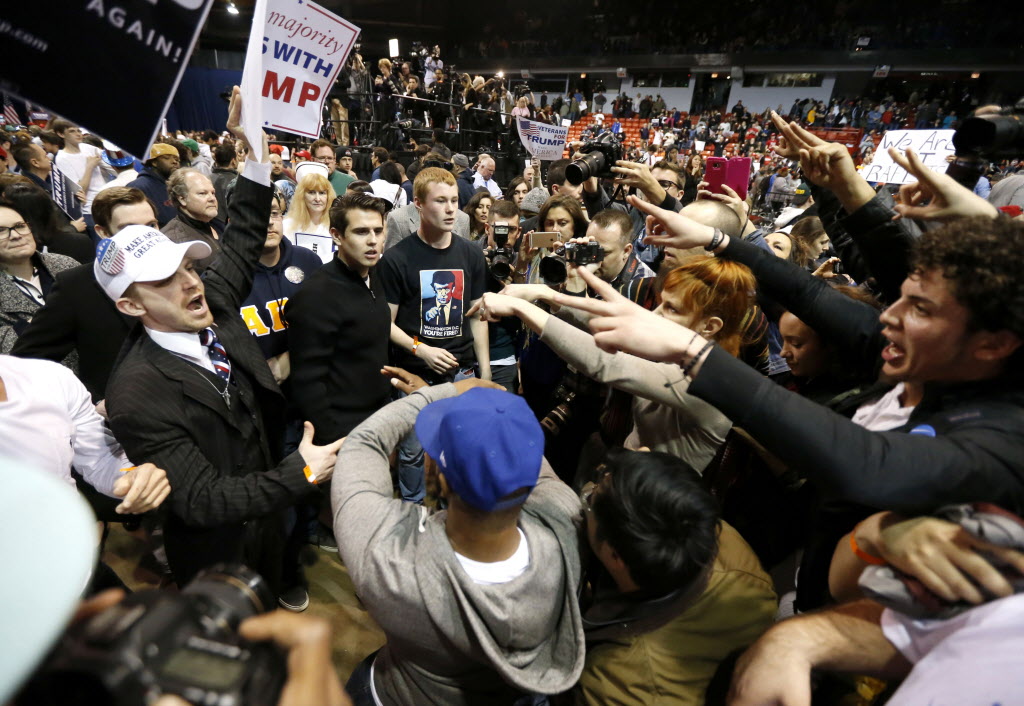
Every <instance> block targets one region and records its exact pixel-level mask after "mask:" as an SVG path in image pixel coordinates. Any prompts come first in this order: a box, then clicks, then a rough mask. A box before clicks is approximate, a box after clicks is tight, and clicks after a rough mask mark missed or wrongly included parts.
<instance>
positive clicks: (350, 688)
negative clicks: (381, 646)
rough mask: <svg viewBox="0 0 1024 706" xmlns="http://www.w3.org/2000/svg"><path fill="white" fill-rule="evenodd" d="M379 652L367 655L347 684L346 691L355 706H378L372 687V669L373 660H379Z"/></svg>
mask: <svg viewBox="0 0 1024 706" xmlns="http://www.w3.org/2000/svg"><path fill="white" fill-rule="evenodd" d="M378 652H380V650H377V651H376V652H373V653H371V654H369V655H367V656H366V659H364V660H363V661H362V662H360V663H359V665H358V666H357V667H356V668H355V671H353V672H352V676H351V677H349V678H348V682H347V683H346V684H345V691H346V692H348V695H349V697H350V698H351V699H352V705H353V706H376V704H375V703H374V701H373V692H372V691H371V686H370V669H371V668H372V667H373V660H375V659H377V653H378Z"/></svg>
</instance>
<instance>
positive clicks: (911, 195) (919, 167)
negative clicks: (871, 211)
mask: <svg viewBox="0 0 1024 706" xmlns="http://www.w3.org/2000/svg"><path fill="white" fill-rule="evenodd" d="M889 156H890V157H892V159H893V161H894V162H896V164H898V165H900V166H901V167H903V168H904V169H906V170H907V173H908V174H910V175H911V176H913V177H915V178H916V179H917V181H916V182H914V183H912V184H904V185H903V186H901V187H900V192H899V201H898V203H897V204H896V213H897V214H899V217H903V218H919V219H922V220H930V221H950V220H953V219H955V218H968V217H971V216H987V217H989V218H995V217H996V216H998V215H999V211H998V210H997V209H996V207H995V206H993V205H992V204H990V203H989V202H988V201H986V200H985V199H983V198H981V197H980V196H978V195H977V194H975V193H972V192H971V191H970V190H969V189H968V188H967V187H965V186H963V185H961V184H958V183H957V182H956V180H955V179H953V177H951V176H948V175H946V174H939V173H937V172H933V171H932V170H931V169H929V168H928V167H926V166H925V165H924V163H923V162H922V161H921V160H920V158H919V157H918V156H917V155H916V154H914V151H913V150H911V149H908V150H907V151H906V154H900V153H899V152H898V151H897V150H896V149H895V148H893V147H890V148H889Z"/></svg>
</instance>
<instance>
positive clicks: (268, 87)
mask: <svg viewBox="0 0 1024 706" xmlns="http://www.w3.org/2000/svg"><path fill="white" fill-rule="evenodd" d="M358 36H359V28H358V27H356V26H355V25H353V24H352V23H350V22H346V21H345V20H343V19H342V18H340V17H338V16H337V15H334V14H332V13H330V12H328V11H327V10H325V9H324V8H322V7H321V6H320V5H318V4H316V3H315V2H311V1H310V0H257V2H256V7H255V9H254V11H253V23H252V32H251V33H250V35H249V47H248V51H247V53H246V57H245V69H244V71H243V73H242V98H243V103H242V105H243V108H242V112H243V115H242V120H243V125H244V127H245V130H246V133H247V134H249V135H250V136H252V135H256V134H258V132H257V129H258V128H266V129H268V130H271V131H273V130H284V131H286V132H290V133H294V134H297V135H305V136H306V137H312V138H314V139H315V138H317V137H319V136H320V127H321V124H322V122H323V106H324V101H325V100H326V99H327V93H328V91H329V90H330V88H331V86H332V85H334V82H335V80H336V79H337V77H338V73H339V72H340V71H341V69H342V67H344V65H345V61H346V59H348V55H349V52H350V51H351V50H352V45H353V44H354V43H355V41H356V38H357V37H358ZM250 139H252V140H253V142H256V140H255V138H252V137H251V138H250ZM253 147H254V148H256V149H257V151H260V148H259V147H257V146H256V145H255V144H254V145H253Z"/></svg>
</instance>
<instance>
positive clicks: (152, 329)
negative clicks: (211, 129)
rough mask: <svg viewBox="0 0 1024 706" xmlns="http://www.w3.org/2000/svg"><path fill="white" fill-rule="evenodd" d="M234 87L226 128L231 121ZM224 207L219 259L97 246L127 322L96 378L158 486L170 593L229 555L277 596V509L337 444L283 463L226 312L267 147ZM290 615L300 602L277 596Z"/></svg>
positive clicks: (256, 367)
mask: <svg viewBox="0 0 1024 706" xmlns="http://www.w3.org/2000/svg"><path fill="white" fill-rule="evenodd" d="M241 110H242V106H241V97H240V92H239V90H238V88H235V90H234V95H233V98H232V102H231V106H230V109H229V118H228V129H229V130H231V132H232V133H234V135H235V136H236V137H237V138H238V139H239V140H240V141H243V142H245V143H246V144H247V143H248V142H247V140H246V136H245V133H244V131H243V130H242V129H241V127H240V120H241ZM248 155H249V157H248V164H247V166H246V169H245V171H244V173H243V174H242V175H241V176H239V178H238V184H237V186H236V188H235V193H234V197H233V198H232V199H231V201H230V203H229V205H228V213H229V217H230V225H229V226H228V227H227V229H226V230H225V231H224V233H223V235H222V236H221V239H220V245H221V251H220V253H219V254H218V256H217V257H216V258H215V259H214V260H213V262H212V264H211V265H210V266H209V267H208V268H207V269H206V270H205V272H204V273H203V278H202V279H200V277H199V276H198V275H197V274H196V272H195V260H196V259H197V258H202V257H206V256H207V255H209V254H210V247H209V246H208V245H207V244H206V243H203V242H200V241H188V242H184V243H175V242H173V241H171V240H170V239H169V238H167V236H165V235H164V234H162V233H160V232H159V231H158V230H155V229H153V228H149V227H146V226H129V227H127V228H125V229H123V230H122V231H120V232H119V233H117V234H116V235H115V236H114V237H112V238H110V239H109V240H107V241H105V242H104V243H103V244H101V247H100V248H99V249H98V251H97V258H96V263H95V266H94V268H95V274H96V280H97V282H98V283H99V285H100V287H101V288H102V289H103V290H104V292H106V294H107V296H109V297H110V298H111V299H112V300H113V301H114V303H115V304H116V306H117V308H118V310H119V311H120V312H121V313H123V314H126V315H128V316H131V317H134V318H136V319H138V320H139V322H140V324H141V325H139V324H136V325H135V327H134V329H133V330H132V331H131V333H129V335H128V338H127V339H126V340H125V343H124V347H123V348H122V349H121V355H120V358H119V360H118V363H117V365H116V367H115V368H114V371H113V373H112V374H111V376H110V380H109V382H108V383H107V390H106V392H107V396H106V405H107V412H108V414H109V418H110V426H111V428H112V429H113V431H114V434H115V436H117V438H118V439H120V440H121V443H122V445H123V446H124V449H125V451H126V452H127V453H128V456H129V458H131V459H133V460H134V459H145V460H149V461H152V462H153V463H155V464H156V465H158V466H159V467H161V468H163V469H165V470H166V472H167V477H168V479H169V480H170V482H171V488H172V490H171V495H170V497H169V498H168V500H167V503H166V505H167V506H168V507H169V509H170V512H169V513H168V516H167V519H166V521H165V524H164V544H165V547H166V549H167V560H168V564H169V565H170V568H171V572H172V573H173V574H174V578H175V580H176V581H177V582H178V584H179V585H183V584H185V583H187V582H188V581H189V580H190V579H191V578H192V577H193V576H194V575H195V574H196V573H197V572H198V571H200V570H201V569H203V568H206V567H209V566H211V565H213V564H216V563H219V562H237V561H241V562H244V563H246V564H248V565H249V566H250V567H251V568H252V569H254V570H255V571H257V572H259V573H260V574H262V575H263V577H264V578H265V579H266V580H267V582H268V583H269V584H270V586H271V587H272V588H274V589H276V590H277V592H278V597H279V599H283V598H285V596H284V595H283V592H284V589H285V588H286V587H284V586H283V585H282V581H283V578H282V569H283V555H282V551H283V547H284V537H285V534H284V517H283V511H284V510H285V509H286V508H288V507H289V506H290V505H292V504H294V503H295V502H296V501H298V500H300V499H302V498H304V497H306V496H307V495H308V494H310V493H315V492H316V491H317V488H316V486H315V485H314V484H315V483H316V482H317V481H320V480H324V479H326V478H328V477H330V474H331V472H332V471H333V469H334V461H335V456H336V455H337V451H338V448H339V447H340V446H341V442H340V441H336V442H334V443H333V444H328V445H326V446H314V445H313V442H312V439H313V426H312V425H311V424H309V423H308V422H307V423H306V429H305V435H304V437H303V440H302V443H300V444H299V448H298V450H297V451H296V452H294V453H292V454H289V455H287V456H285V455H284V452H283V443H282V442H283V433H284V421H285V420H284V410H285V408H286V404H285V399H284V396H283V395H282V394H281V389H280V388H279V387H278V385H277V383H276V382H275V381H274V377H273V375H272V374H271V372H270V369H269V367H268V366H267V362H266V359H265V358H264V356H263V354H262V352H261V351H260V348H259V345H258V344H257V343H256V341H255V339H254V338H253V336H252V335H250V333H249V329H248V328H247V327H246V325H245V323H244V322H243V321H242V318H241V316H240V315H239V309H240V305H241V303H242V301H243V300H244V299H245V298H246V296H248V294H249V291H250V290H251V289H252V283H253V275H254V272H255V270H256V267H257V266H258V263H259V258H260V254H261V253H262V252H263V245H264V242H265V240H266V235H267V224H268V223H269V221H270V208H271V202H272V199H271V195H272V191H271V189H272V187H271V185H270V162H269V159H268V157H269V150H267V149H266V148H265V147H264V150H263V155H264V161H263V162H256V161H255V160H254V155H253V152H252V150H249V152H248ZM284 603H286V604H287V605H285V607H288V608H291V609H293V610H302V609H303V608H305V606H306V605H308V598H306V597H305V596H304V595H303V596H300V597H299V598H297V599H292V600H291V601H287V600H286V601H284Z"/></svg>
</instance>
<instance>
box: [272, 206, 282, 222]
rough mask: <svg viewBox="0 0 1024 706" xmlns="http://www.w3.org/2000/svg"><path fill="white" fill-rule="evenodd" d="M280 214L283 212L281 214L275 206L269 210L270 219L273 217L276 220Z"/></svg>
mask: <svg viewBox="0 0 1024 706" xmlns="http://www.w3.org/2000/svg"><path fill="white" fill-rule="evenodd" d="M282 215H283V214H282V213H281V212H280V211H278V210H277V209H276V208H275V209H274V210H273V211H271V212H270V217H271V218H272V219H274V220H277V219H278V218H280V217H281V216H282Z"/></svg>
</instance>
